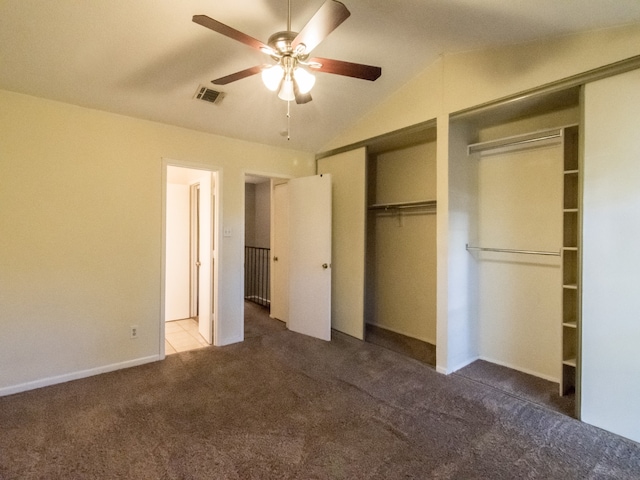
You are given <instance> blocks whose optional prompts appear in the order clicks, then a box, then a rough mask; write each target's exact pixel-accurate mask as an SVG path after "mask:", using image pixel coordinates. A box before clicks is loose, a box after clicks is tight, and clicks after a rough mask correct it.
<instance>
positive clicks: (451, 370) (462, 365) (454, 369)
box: [436, 356, 480, 375]
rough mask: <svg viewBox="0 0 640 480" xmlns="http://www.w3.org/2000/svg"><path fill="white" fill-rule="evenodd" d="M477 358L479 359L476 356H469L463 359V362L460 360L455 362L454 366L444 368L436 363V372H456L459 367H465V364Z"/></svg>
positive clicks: (448, 373) (469, 363)
mask: <svg viewBox="0 0 640 480" xmlns="http://www.w3.org/2000/svg"><path fill="white" fill-rule="evenodd" d="M479 359H480V357H478V356H476V357H471V358H469V359H467V360H465V361H464V362H461V363H459V364H457V365H456V366H454V367H452V368H444V367H441V366H439V365H436V372H438V373H442V374H443V375H450V374H452V373H453V372H457V371H458V370H460V369H461V368H464V367H466V366H467V365H471V364H472V363H473V362H475V361H476V360H479Z"/></svg>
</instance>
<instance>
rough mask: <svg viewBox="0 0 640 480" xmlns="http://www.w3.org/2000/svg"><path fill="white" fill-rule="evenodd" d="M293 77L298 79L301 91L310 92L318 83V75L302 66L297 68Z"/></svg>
mask: <svg viewBox="0 0 640 480" xmlns="http://www.w3.org/2000/svg"><path fill="white" fill-rule="evenodd" d="M293 77H294V78H295V79H296V83H297V84H298V90H299V91H300V93H309V92H310V91H311V89H312V88H313V86H314V85H315V83H316V77H315V76H313V75H312V74H310V73H309V72H307V71H306V70H304V69H302V68H296V69H295V70H294V72H293Z"/></svg>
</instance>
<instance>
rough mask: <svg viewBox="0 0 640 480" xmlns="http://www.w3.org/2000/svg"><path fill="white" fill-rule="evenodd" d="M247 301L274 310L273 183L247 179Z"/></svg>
mask: <svg viewBox="0 0 640 480" xmlns="http://www.w3.org/2000/svg"><path fill="white" fill-rule="evenodd" d="M244 195H245V202H244V299H245V300H246V301H249V302H252V303H255V304H257V305H260V306H262V307H264V308H266V309H267V310H270V307H271V263H272V262H271V260H272V256H271V179H270V177H263V176H259V175H245V189H244Z"/></svg>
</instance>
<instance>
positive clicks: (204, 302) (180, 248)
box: [161, 165, 218, 354]
mask: <svg viewBox="0 0 640 480" xmlns="http://www.w3.org/2000/svg"><path fill="white" fill-rule="evenodd" d="M165 187H166V195H165V198H166V204H165V232H164V234H165V259H164V260H165V269H164V277H165V278H164V284H165V295H164V318H163V319H162V327H163V328H162V329H161V331H162V332H163V335H162V336H163V339H164V351H165V354H172V353H177V352H184V351H188V350H193V349H196V348H202V347H205V346H208V345H211V344H212V343H213V340H214V339H213V325H214V322H215V315H216V308H215V305H216V302H215V298H216V296H217V289H216V288H215V286H216V283H215V281H214V279H215V278H216V268H217V266H216V262H215V259H216V242H215V238H216V232H217V231H218V228H217V215H216V212H217V210H218V209H217V204H216V187H217V172H215V171H210V170H204V169H197V168H187V167H180V166H174V165H168V166H167V175H166V185H165Z"/></svg>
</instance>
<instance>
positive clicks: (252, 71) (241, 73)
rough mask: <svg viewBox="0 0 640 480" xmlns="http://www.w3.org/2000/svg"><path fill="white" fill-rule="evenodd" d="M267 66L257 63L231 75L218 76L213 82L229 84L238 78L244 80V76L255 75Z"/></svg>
mask: <svg viewBox="0 0 640 480" xmlns="http://www.w3.org/2000/svg"><path fill="white" fill-rule="evenodd" d="M266 66H267V65H256V66H255V67H251V68H247V69H245V70H241V71H239V72H236V73H232V74H231V75H227V76H226V77H220V78H216V79H215V80H211V83H213V84H214V85H227V84H228V83H231V82H235V81H236V80H242V79H243V78H247V77H250V76H251V75H255V74H256V73H260V72H262V70H263V69H264V68H265V67H266Z"/></svg>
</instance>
